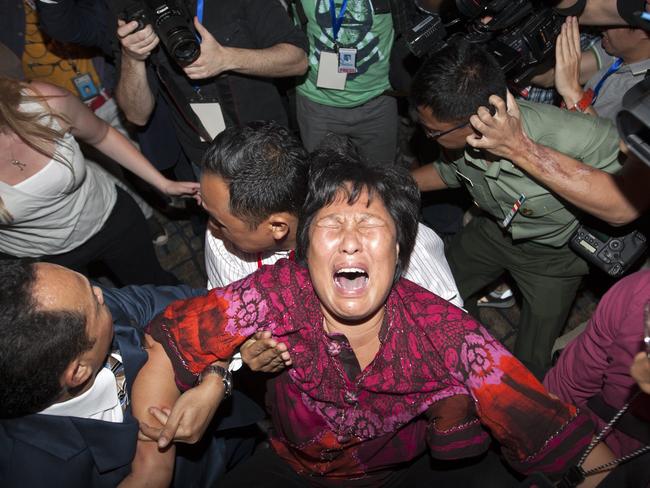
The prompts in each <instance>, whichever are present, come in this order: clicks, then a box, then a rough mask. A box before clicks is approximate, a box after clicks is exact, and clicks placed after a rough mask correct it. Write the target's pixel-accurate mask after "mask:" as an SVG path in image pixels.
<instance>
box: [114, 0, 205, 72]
mask: <svg viewBox="0 0 650 488" xmlns="http://www.w3.org/2000/svg"><path fill="white" fill-rule="evenodd" d="M119 17H120V19H122V20H124V21H125V22H132V21H134V20H135V21H136V22H138V28H137V29H136V31H137V30H141V29H144V27H145V26H146V25H148V24H151V26H152V27H153V29H154V31H155V32H156V35H157V36H158V37H159V38H160V42H161V44H162V45H163V46H164V47H165V49H166V50H167V52H168V53H169V55H170V56H171V57H172V59H174V61H176V62H177V63H178V64H179V65H180V66H187V65H189V64H192V63H193V62H194V61H196V59H197V58H198V57H199V55H200V54H201V47H200V43H199V40H198V37H197V35H196V32H195V30H194V25H193V24H192V18H191V17H190V16H189V15H188V14H187V12H186V10H185V8H184V6H183V5H182V4H179V3H178V0H136V1H134V2H132V3H131V4H130V5H128V6H127V7H126V8H125V9H124V10H123V11H122V12H121V13H120V15H119Z"/></svg>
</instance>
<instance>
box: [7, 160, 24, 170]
mask: <svg viewBox="0 0 650 488" xmlns="http://www.w3.org/2000/svg"><path fill="white" fill-rule="evenodd" d="M9 162H10V163H11V165H12V166H15V167H16V168H18V169H19V170H20V171H25V166H27V165H26V164H25V163H23V162H22V161H20V160H19V159H16V158H13V157H12V158H11V159H10V160H9Z"/></svg>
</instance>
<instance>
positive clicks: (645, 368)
mask: <svg viewBox="0 0 650 488" xmlns="http://www.w3.org/2000/svg"><path fill="white" fill-rule="evenodd" d="M630 374H631V375H632V378H634V380H635V381H636V382H637V384H638V385H639V388H641V391H643V392H644V393H647V394H648V395H650V359H648V354H647V353H646V352H640V353H639V354H637V355H636V356H635V357H634V362H633V363H632V367H631V368H630Z"/></svg>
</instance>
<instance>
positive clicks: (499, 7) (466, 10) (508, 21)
mask: <svg viewBox="0 0 650 488" xmlns="http://www.w3.org/2000/svg"><path fill="white" fill-rule="evenodd" d="M415 3H416V5H417V7H418V9H419V10H420V15H419V18H416V19H414V20H415V26H414V27H412V28H411V29H410V30H409V31H408V32H406V33H405V38H406V43H407V45H408V47H409V49H410V50H411V52H412V53H413V54H415V55H416V56H418V57H421V56H424V55H428V54H432V53H435V52H437V51H439V50H440V49H442V48H443V47H445V46H446V45H447V44H448V43H449V41H450V40H452V39H454V38H456V37H459V36H461V37H464V38H465V39H466V40H468V41H469V42H472V43H477V44H482V45H484V46H485V47H486V49H487V50H488V51H489V52H491V53H492V54H493V55H494V56H495V57H496V58H497V60H498V61H499V64H500V65H501V67H502V69H503V70H504V72H505V73H506V74H507V76H508V78H509V79H510V80H512V81H513V82H514V83H519V82H521V81H523V80H525V79H526V78H527V77H529V76H530V75H531V74H533V72H534V71H535V70H536V69H538V68H540V65H542V63H543V62H544V61H548V62H549V63H550V62H552V60H553V56H552V55H551V54H552V53H553V52H554V49H555V39H556V38H557V36H558V34H559V33H560V29H561V27H562V23H563V22H564V16H563V15H561V14H559V13H558V12H557V11H556V10H554V9H552V8H549V7H548V6H546V4H545V3H544V2H543V1H542V0H455V2H446V1H444V0H443V1H441V2H429V4H431V3H438V4H439V8H437V9H432V7H431V6H430V5H429V4H427V6H424V5H423V2H421V1H418V0H415ZM434 10H435V11H434ZM549 66H550V65H549Z"/></svg>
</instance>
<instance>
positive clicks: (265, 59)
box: [224, 43, 308, 78]
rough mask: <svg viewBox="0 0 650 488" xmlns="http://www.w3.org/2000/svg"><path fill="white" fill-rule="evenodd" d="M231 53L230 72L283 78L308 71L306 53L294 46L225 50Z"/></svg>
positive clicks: (283, 45)
mask: <svg viewBox="0 0 650 488" xmlns="http://www.w3.org/2000/svg"><path fill="white" fill-rule="evenodd" d="M224 49H226V50H227V52H228V53H229V60H230V62H229V66H228V70H229V71H235V72H237V73H242V74H246V75H252V76H266V77H269V78H282V77H286V76H299V75H302V74H304V73H305V72H306V71H307V67H308V64H307V55H306V54H305V51H303V50H302V49H300V48H299V47H297V46H294V45H293V44H286V43H282V44H276V45H275V46H272V47H269V48H266V49H240V48H235V47H228V48H224Z"/></svg>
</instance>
